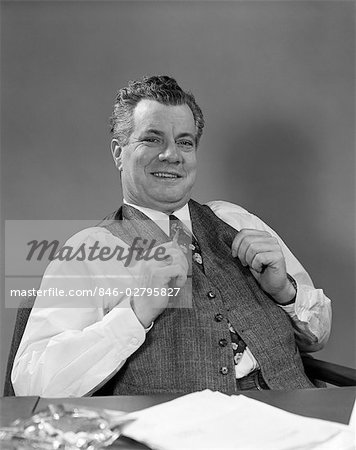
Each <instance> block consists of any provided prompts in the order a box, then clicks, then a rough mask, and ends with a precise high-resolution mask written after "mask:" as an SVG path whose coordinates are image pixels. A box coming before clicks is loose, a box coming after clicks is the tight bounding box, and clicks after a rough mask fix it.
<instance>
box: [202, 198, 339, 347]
mask: <svg viewBox="0 0 356 450" xmlns="http://www.w3.org/2000/svg"><path fill="white" fill-rule="evenodd" d="M207 206H209V207H210V208H211V210H212V211H213V212H214V213H215V214H216V215H217V216H218V217H219V218H220V219H221V220H223V221H224V222H226V223H228V224H229V225H230V226H232V227H233V228H235V229H236V230H237V231H239V230H241V229H242V228H253V229H257V230H262V231H267V232H269V233H271V234H272V235H273V236H275V237H276V238H277V239H278V242H279V244H280V246H281V248H282V252H283V255H284V257H285V262H286V268H287V272H288V273H289V274H290V275H291V276H292V277H293V278H294V279H295V281H296V282H297V296H296V301H295V303H293V304H291V305H285V306H283V305H279V306H280V307H281V308H282V309H283V310H284V311H285V312H286V313H287V314H288V315H289V317H290V318H291V321H292V324H293V327H294V329H295V336H296V341H297V344H298V347H299V349H300V350H302V351H308V352H310V351H317V350H320V349H321V348H323V347H324V345H325V344H326V342H327V340H328V338H329V336H330V330H331V319H332V312H331V301H330V299H329V298H328V297H327V296H326V295H325V294H324V292H323V290H322V289H316V288H315V287H314V284H313V282H312V280H311V278H310V276H309V275H308V273H307V272H306V270H305V269H304V268H303V266H302V265H301V263H300V262H299V261H298V260H297V258H296V257H295V256H294V255H293V253H292V252H291V251H290V250H289V248H288V247H287V246H286V244H285V243H284V242H283V240H282V239H281V238H280V237H279V236H278V234H277V233H276V232H275V231H274V230H272V228H270V227H269V226H268V225H267V224H265V223H264V222H263V221H262V220H261V219H259V218H258V217H257V216H255V215H254V214H251V213H249V212H248V211H246V210H245V209H244V208H241V207H240V206H238V205H234V204H232V203H228V202H224V201H214V202H209V203H208V204H207Z"/></svg>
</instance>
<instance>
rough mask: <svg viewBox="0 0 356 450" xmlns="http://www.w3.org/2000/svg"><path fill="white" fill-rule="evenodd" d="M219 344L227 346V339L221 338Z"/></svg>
mask: <svg viewBox="0 0 356 450" xmlns="http://www.w3.org/2000/svg"><path fill="white" fill-rule="evenodd" d="M219 345H220V347H226V346H227V340H226V339H220V341H219Z"/></svg>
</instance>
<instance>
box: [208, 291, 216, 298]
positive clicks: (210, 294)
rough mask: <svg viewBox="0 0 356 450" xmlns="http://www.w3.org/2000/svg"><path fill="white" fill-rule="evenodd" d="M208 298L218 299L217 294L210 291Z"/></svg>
mask: <svg viewBox="0 0 356 450" xmlns="http://www.w3.org/2000/svg"><path fill="white" fill-rule="evenodd" d="M208 297H209V298H215V297H216V294H215V292H213V291H209V292H208Z"/></svg>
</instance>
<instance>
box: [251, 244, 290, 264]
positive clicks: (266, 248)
mask: <svg viewBox="0 0 356 450" xmlns="http://www.w3.org/2000/svg"><path fill="white" fill-rule="evenodd" d="M266 252H275V253H280V254H281V255H282V250H281V248H280V246H279V244H278V243H275V242H274V241H273V240H268V241H263V242H258V241H257V242H250V243H249V244H248V246H247V248H246V251H245V254H244V256H243V258H244V262H246V264H247V265H248V266H250V267H252V261H253V260H254V258H255V256H256V255H257V254H259V253H266Z"/></svg>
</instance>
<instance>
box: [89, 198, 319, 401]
mask: <svg viewBox="0 0 356 450" xmlns="http://www.w3.org/2000/svg"><path fill="white" fill-rule="evenodd" d="M189 209H190V214H191V219H192V227H193V232H194V234H195V236H196V238H197V240H198V242H199V244H200V248H201V253H202V257H203V262H204V272H205V273H204V272H203V271H201V270H200V269H199V267H197V265H196V264H193V280H192V285H193V286H192V289H193V300H192V307H189V308H168V309H166V310H165V311H164V312H163V313H162V314H161V315H160V316H158V317H157V319H156V320H155V324H154V326H153V328H152V329H151V330H150V331H149V332H148V333H147V335H146V340H145V342H144V343H143V344H142V346H141V347H140V348H139V349H138V350H137V351H136V352H135V353H134V354H132V355H131V356H130V357H129V358H128V359H127V361H126V363H125V365H124V366H123V367H122V368H121V370H120V371H119V372H118V373H116V374H115V375H114V376H113V377H112V379H111V380H110V381H109V382H108V383H107V384H106V385H105V386H104V387H103V388H101V389H100V390H99V391H98V392H97V393H96V394H97V395H138V394H142V395H144V394H156V393H187V392H193V391H197V390H202V389H206V388H208V389H211V390H217V391H220V392H224V393H228V394H232V393H235V392H236V378H235V369H234V361H233V353H232V348H231V338H230V333H229V330H228V326H227V318H228V319H229V321H230V322H231V324H232V325H233V327H234V328H235V329H236V330H237V332H238V333H239V334H240V336H241V337H242V338H243V339H244V341H245V342H246V344H247V345H248V347H249V348H250V350H251V351H252V353H253V355H254V357H255V358H256V360H257V361H258V363H259V365H260V368H261V371H262V374H263V377H264V379H265V381H266V383H267V384H268V386H269V387H270V388H271V389H299V388H311V387H314V385H313V384H312V383H311V382H310V380H309V379H308V378H307V376H306V375H305V373H304V370H303V364H302V361H301V358H300V354H299V351H298V348H297V345H296V342H295V339H294V332H293V327H292V325H291V320H290V318H289V317H288V315H287V314H286V313H285V312H284V311H283V310H282V309H281V308H280V307H279V306H277V305H276V303H275V302H274V301H273V300H272V299H271V298H270V297H269V296H268V295H266V294H265V293H264V292H263V291H262V290H261V289H260V287H259V285H258V284H257V282H256V280H255V278H254V277H253V276H252V274H251V272H250V271H249V270H248V269H247V268H245V267H243V266H242V264H241V263H240V261H239V260H238V258H233V257H232V255H231V244H232V241H233V239H234V237H235V236H236V230H235V229H234V228H232V227H231V226H229V225H228V224H226V223H225V222H223V221H222V220H221V219H219V218H218V217H217V216H216V215H215V214H214V213H213V212H212V211H211V210H210V208H209V207H207V206H203V205H200V204H198V203H197V202H195V201H193V200H190V202H189ZM115 219H122V221H120V222H118V221H115V222H109V223H107V222H106V223H103V225H102V226H104V227H105V228H107V229H108V230H109V231H110V232H111V233H112V234H114V235H116V236H117V237H119V238H120V239H122V240H123V241H125V242H127V243H130V240H131V241H132V239H133V238H134V237H135V236H145V237H150V238H155V239H156V240H157V238H158V242H157V243H158V244H159V243H162V242H167V241H168V237H167V236H166V235H165V234H164V233H163V231H161V229H160V228H159V227H158V226H157V225H156V224H155V223H154V222H152V221H151V220H150V219H148V217H147V216H145V215H144V214H142V213H141V212H140V211H137V210H135V209H134V208H131V210H129V211H128V212H127V211H126V212H125V208H120V210H119V211H118V213H117V214H116V216H115ZM142 219H146V220H142ZM138 233H139V234H138ZM218 314H219V315H220V314H221V315H222V316H223V318H224V319H223V320H221V316H218V317H219V319H220V320H216V317H217V315H218ZM222 339H226V340H227V342H228V345H225V346H221V345H220V344H219V343H220V341H221V340H222ZM223 367H224V368H227V369H228V370H227V371H226V369H225V370H221V368H223Z"/></svg>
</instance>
